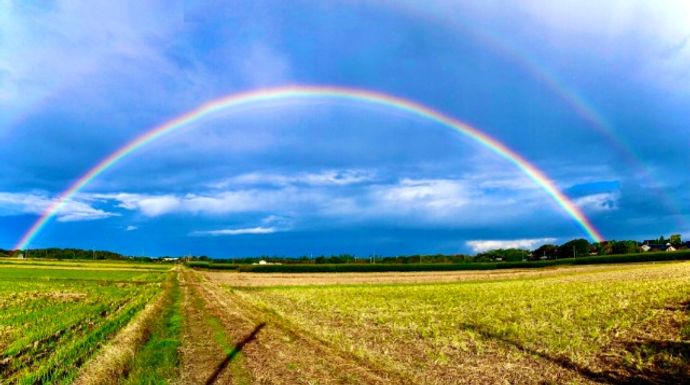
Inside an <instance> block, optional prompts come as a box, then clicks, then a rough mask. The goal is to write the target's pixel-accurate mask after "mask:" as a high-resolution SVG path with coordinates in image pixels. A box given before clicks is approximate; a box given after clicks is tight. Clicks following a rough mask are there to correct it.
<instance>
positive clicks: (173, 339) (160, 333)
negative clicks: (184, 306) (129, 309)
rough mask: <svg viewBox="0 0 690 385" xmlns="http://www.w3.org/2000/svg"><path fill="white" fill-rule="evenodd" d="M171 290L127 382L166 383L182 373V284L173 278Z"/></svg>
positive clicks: (141, 384)
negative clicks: (180, 367) (180, 361)
mask: <svg viewBox="0 0 690 385" xmlns="http://www.w3.org/2000/svg"><path fill="white" fill-rule="evenodd" d="M172 285H173V286H172V288H171V294H170V297H169V299H168V300H167V302H166V304H165V307H164V309H165V310H164V311H163V313H162V314H161V315H160V317H159V318H158V320H157V321H156V323H155V324H154V325H153V327H152V330H151V332H150V336H149V339H148V341H147V342H146V343H145V344H144V345H143V346H142V347H141V349H140V350H139V351H138V352H137V354H136V356H135V358H134V360H133V362H132V364H131V367H130V370H129V373H128V376H127V378H126V379H123V380H122V381H121V383H122V384H126V385H167V384H171V383H174V381H175V380H176V379H177V378H178V377H179V373H178V365H179V356H178V349H179V347H180V333H181V328H182V314H181V311H180V287H179V283H178V281H177V279H174V280H173V283H172Z"/></svg>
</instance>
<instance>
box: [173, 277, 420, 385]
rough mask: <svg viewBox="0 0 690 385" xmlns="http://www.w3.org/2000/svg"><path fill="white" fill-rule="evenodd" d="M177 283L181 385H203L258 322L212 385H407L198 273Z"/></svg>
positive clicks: (393, 374) (395, 376) (402, 379)
mask: <svg viewBox="0 0 690 385" xmlns="http://www.w3.org/2000/svg"><path fill="white" fill-rule="evenodd" d="M180 279H181V287H182V294H183V297H182V306H183V313H184V317H185V325H184V329H183V330H184V336H183V341H182V349H181V353H182V354H181V360H182V378H181V383H183V384H206V383H207V382H208V380H209V378H211V377H212V376H213V374H214V372H216V371H217V370H218V369H219V366H220V365H221V364H222V363H223V361H224V359H225V357H226V355H227V352H228V351H229V350H230V349H231V348H232V347H233V346H235V345H236V344H237V343H238V342H240V341H242V340H243V339H245V338H246V337H247V336H248V335H250V334H251V333H252V332H253V331H254V330H255V329H256V327H257V325H259V324H261V323H264V322H265V323H266V326H265V327H264V328H263V329H262V330H261V331H259V332H258V333H257V335H256V338H255V339H254V340H253V341H250V342H248V343H247V344H246V345H245V346H244V348H243V349H242V351H241V352H240V353H239V354H238V355H237V356H236V357H235V359H233V360H232V361H231V362H230V364H229V365H228V367H226V368H222V370H221V371H220V374H219V376H218V378H217V379H216V380H215V381H214V382H213V383H214V384H285V385H288V384H405V383H411V382H410V381H409V380H408V379H406V378H404V377H402V376H401V375H400V374H397V373H391V372H387V371H385V370H383V369H381V368H376V367H373V366H372V365H371V364H369V363H367V362H362V361H361V360H358V359H357V358H356V357H354V356H352V355H350V354H348V353H347V352H342V351H340V350H338V349H336V348H334V347H331V346H328V345H326V344H324V343H322V342H320V341H319V340H317V339H315V338H314V337H312V336H310V335H309V334H308V333H305V332H304V331H300V330H298V329H296V328H293V327H291V326H290V325H287V324H284V323H282V322H281V321H280V319H279V318H278V317H275V316H272V315H271V314H269V313H267V312H263V311H261V310H258V309H256V308H254V307H253V306H251V305H249V304H247V303H244V302H243V301H242V300H241V299H240V298H238V297H236V296H234V295H233V294H232V293H228V291H227V290H225V289H222V288H221V287H220V286H217V285H216V284H214V283H213V282H210V281H208V280H206V279H205V278H203V276H202V275H201V274H199V273H196V272H194V271H189V270H186V271H184V272H183V273H182V274H181V275H180ZM224 339H226V340H227V341H223V340H224ZM224 344H225V346H223V345H224Z"/></svg>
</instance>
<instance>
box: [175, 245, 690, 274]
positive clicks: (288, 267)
mask: <svg viewBox="0 0 690 385" xmlns="http://www.w3.org/2000/svg"><path fill="white" fill-rule="evenodd" d="M680 260H690V250H682V251H676V252H658V253H643V254H623V255H602V256H594V257H583V258H567V259H557V260H545V261H533V262H477V263H473V262H468V263H458V264H442V263H434V264H432V263H425V264H404V265H403V264H314V265H312V264H284V265H237V264H230V263H213V262H204V261H195V262H189V263H187V266H190V267H195V268H204V269H212V270H239V271H243V272H252V273H344V272H404V271H456V270H498V269H522V268H539V267H549V266H562V265H594V264H606V263H628V262H652V261H680Z"/></svg>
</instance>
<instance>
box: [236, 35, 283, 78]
mask: <svg viewBox="0 0 690 385" xmlns="http://www.w3.org/2000/svg"><path fill="white" fill-rule="evenodd" d="M235 57H237V58H238V61H239V62H238V63H237V67H238V68H239V71H240V73H241V74H242V75H243V77H244V79H245V80H246V81H248V82H249V84H250V85H251V86H253V87H265V86H270V85H275V84H277V83H286V82H288V81H289V80H290V78H291V72H292V71H291V65H290V61H289V60H288V58H287V56H285V55H284V54H282V53H280V52H278V51H277V50H276V49H274V48H273V47H270V46H269V45H267V44H265V43H260V42H255V43H254V44H253V45H251V46H250V47H249V48H248V49H247V50H245V52H244V53H243V54H241V55H235Z"/></svg>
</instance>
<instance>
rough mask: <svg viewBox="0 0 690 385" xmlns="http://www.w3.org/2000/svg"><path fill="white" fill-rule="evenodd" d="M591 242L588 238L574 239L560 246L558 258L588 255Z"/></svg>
mask: <svg viewBox="0 0 690 385" xmlns="http://www.w3.org/2000/svg"><path fill="white" fill-rule="evenodd" d="M589 248H590V244H589V241H587V240H586V239H582V238H580V239H573V240H572V241H568V242H566V243H564V244H562V245H560V246H558V258H573V257H586V256H588V255H589Z"/></svg>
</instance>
